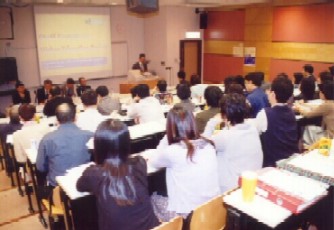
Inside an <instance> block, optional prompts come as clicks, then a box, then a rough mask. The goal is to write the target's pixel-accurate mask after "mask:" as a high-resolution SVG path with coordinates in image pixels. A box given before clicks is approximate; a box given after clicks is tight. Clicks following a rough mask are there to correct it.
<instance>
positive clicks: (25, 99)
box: [12, 90, 31, 105]
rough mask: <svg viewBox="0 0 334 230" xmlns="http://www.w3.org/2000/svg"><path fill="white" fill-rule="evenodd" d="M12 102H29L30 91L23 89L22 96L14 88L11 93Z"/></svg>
mask: <svg viewBox="0 0 334 230" xmlns="http://www.w3.org/2000/svg"><path fill="white" fill-rule="evenodd" d="M12 99H13V104H14V105H16V104H23V103H28V104H29V103H31V98H30V92H29V91H28V90H25V91H24V97H23V98H22V97H20V95H19V93H18V92H17V91H16V90H15V91H14V92H13V94H12Z"/></svg>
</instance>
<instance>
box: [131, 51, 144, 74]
mask: <svg viewBox="0 0 334 230" xmlns="http://www.w3.org/2000/svg"><path fill="white" fill-rule="evenodd" d="M132 69H139V70H140V72H141V73H144V72H147V61H146V56H145V54H144V53H141V54H139V60H138V62H136V63H135V64H133V66H132Z"/></svg>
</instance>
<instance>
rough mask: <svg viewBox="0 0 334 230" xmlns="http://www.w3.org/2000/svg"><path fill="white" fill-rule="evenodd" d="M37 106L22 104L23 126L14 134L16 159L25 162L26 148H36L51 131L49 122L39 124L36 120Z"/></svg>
mask: <svg viewBox="0 0 334 230" xmlns="http://www.w3.org/2000/svg"><path fill="white" fill-rule="evenodd" d="M35 113H36V107H35V105H32V104H22V105H21V106H20V107H19V116H20V118H21V120H22V123H23V126H22V128H21V129H20V130H18V131H16V132H15V133H14V134H13V145H14V153H15V158H16V161H17V162H19V163H22V164H24V163H25V162H26V161H27V154H26V149H30V148H34V147H36V146H34V144H35V143H38V142H39V141H40V140H41V139H42V137H43V136H44V135H45V134H47V133H48V132H50V127H49V125H48V124H45V123H43V124H38V122H37V121H36V120H35Z"/></svg>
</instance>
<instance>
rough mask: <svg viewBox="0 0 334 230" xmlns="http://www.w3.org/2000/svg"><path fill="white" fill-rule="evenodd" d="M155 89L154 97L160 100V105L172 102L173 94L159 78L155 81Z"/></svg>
mask: <svg viewBox="0 0 334 230" xmlns="http://www.w3.org/2000/svg"><path fill="white" fill-rule="evenodd" d="M156 88H157V91H158V92H156V93H155V94H154V97H155V98H156V99H158V100H159V101H160V104H161V105H165V104H171V103H173V95H172V94H171V93H169V92H168V91H167V82H166V81H165V80H159V81H158V82H157V87H156Z"/></svg>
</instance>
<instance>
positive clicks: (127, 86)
mask: <svg viewBox="0 0 334 230" xmlns="http://www.w3.org/2000/svg"><path fill="white" fill-rule="evenodd" d="M157 83H158V78H148V79H145V80H141V81H136V82H127V83H120V84H119V93H121V94H123V93H124V94H126V93H130V90H131V89H132V88H133V87H134V86H136V85H138V84H147V85H148V87H149V88H150V89H153V88H154V87H155V86H156V85H157Z"/></svg>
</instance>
